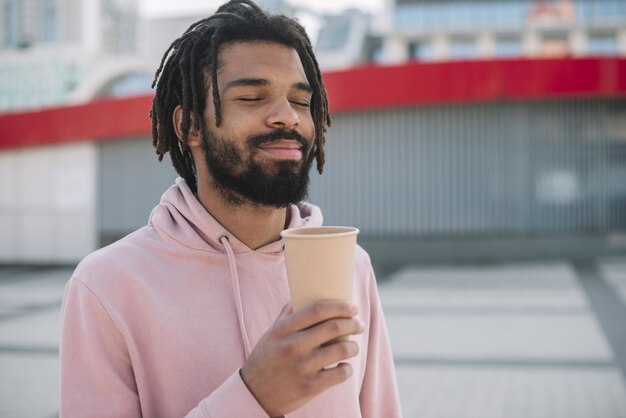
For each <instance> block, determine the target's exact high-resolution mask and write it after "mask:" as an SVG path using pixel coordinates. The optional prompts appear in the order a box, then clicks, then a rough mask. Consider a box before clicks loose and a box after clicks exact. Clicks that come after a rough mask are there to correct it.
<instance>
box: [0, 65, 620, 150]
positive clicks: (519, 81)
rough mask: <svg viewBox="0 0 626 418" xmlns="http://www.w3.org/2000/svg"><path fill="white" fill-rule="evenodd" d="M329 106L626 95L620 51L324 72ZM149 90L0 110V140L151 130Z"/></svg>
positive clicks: (53, 140) (17, 142)
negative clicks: (36, 107) (31, 109)
mask: <svg viewBox="0 0 626 418" xmlns="http://www.w3.org/2000/svg"><path fill="white" fill-rule="evenodd" d="M324 81H325V84H326V87H327V90H328V95H329V100H330V104H331V112H333V113H341V112H350V111H364V110H373V109H380V108H392V107H406V106H423V105H435V104H452V103H476V102H493V101H520V100H550V99H567V98H606V97H625V96H626V59H622V58H583V59H573V58H568V59H549V60H548V59H540V60H537V59H532V60H531V59H511V60H498V61H457V62H446V63H428V64H424V63H417V62H412V63H408V64H403V65H399V66H388V67H383V66H366V67H360V68H354V69H350V70H346V71H337V72H331V73H325V74H324ZM151 102H152V96H151V95H147V96H140V97H133V98H124V99H106V100H98V101H94V102H90V103H87V104H84V105H77V106H66V107H60V108H52V109H44V110H40V111H36V112H24V113H13V114H4V115H0V148H17V147H27V146H36V145H46V144H58V143H64V142H73V141H84V140H98V141H107V140H114V139H119V138H125V137H129V136H135V135H149V134H150V119H149V116H148V112H149V109H150V105H151Z"/></svg>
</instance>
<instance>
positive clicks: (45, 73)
mask: <svg viewBox="0 0 626 418" xmlns="http://www.w3.org/2000/svg"><path fill="white" fill-rule="evenodd" d="M0 22H1V25H0V28H1V29H0V111H4V112H6V111H10V110H13V111H15V110H21V109H32V108H41V107H47V106H58V105H63V104H67V103H72V102H78V101H81V100H82V101H84V100H89V99H92V98H94V97H96V96H97V95H98V94H100V93H101V92H100V91H97V90H99V89H106V88H112V89H113V90H114V91H115V89H116V88H117V90H120V89H121V88H124V87H125V88H126V90H131V89H132V85H131V84H132V78H131V79H125V80H120V82H121V83H122V84H123V83H126V85H125V86H124V85H122V86H121V87H120V86H117V87H115V86H113V85H111V84H109V85H102V86H97V87H96V86H94V80H93V79H94V78H96V79H97V78H98V74H102V73H103V72H104V73H108V74H109V80H108V81H109V82H112V81H117V80H115V79H116V76H120V77H126V76H127V75H128V73H132V70H134V69H136V70H137V71H141V70H142V69H143V66H142V63H141V60H140V59H138V58H137V57H135V53H136V52H137V51H136V49H137V48H136V45H137V34H136V27H137V22H138V13H137V1H136V0H0ZM99 79H102V76H100V77H99ZM96 84H97V83H96ZM90 87H91V88H92V89H93V88H95V89H96V91H92V90H89V88H90ZM144 91H145V89H144Z"/></svg>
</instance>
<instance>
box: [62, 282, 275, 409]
mask: <svg viewBox="0 0 626 418" xmlns="http://www.w3.org/2000/svg"><path fill="white" fill-rule="evenodd" d="M60 367H61V405H60V406H61V408H60V416H61V417H63V418H73V417H89V418H105V417H106V418H117V417H119V418H140V417H142V411H141V406H140V405H141V402H140V399H139V395H138V390H137V385H136V382H135V377H134V372H133V367H132V363H131V359H130V355H129V353H128V350H127V345H126V342H125V341H124V337H123V335H122V333H121V332H120V330H119V328H118V326H117V325H116V324H115V322H114V320H113V319H112V318H111V316H110V315H109V313H108V312H107V311H106V309H105V308H104V307H103V306H102V304H101V303H100V300H99V299H98V298H97V296H96V295H95V294H94V293H93V292H92V291H91V290H90V289H89V288H88V287H87V286H86V285H85V284H84V283H82V282H80V281H79V280H77V279H76V278H73V279H71V280H70V282H69V283H68V285H67V288H66V290H65V296H64V298H63V307H62V311H61V344H60ZM242 416H245V417H249V418H268V415H267V414H266V413H265V411H264V410H263V408H262V407H261V406H260V405H259V403H258V402H257V401H256V399H255V398H254V396H253V395H252V393H250V391H249V390H248V388H247V387H246V385H245V384H244V383H243V380H242V379H241V377H240V375H239V371H236V372H235V373H233V375H231V376H230V377H229V378H228V379H227V380H226V381H225V382H224V383H223V384H222V385H221V386H219V387H218V388H217V389H215V390H214V391H213V392H212V393H211V394H210V395H209V396H208V397H207V398H205V399H204V400H202V401H201V402H200V403H199V404H198V405H197V406H196V407H195V408H194V409H192V410H191V411H190V412H189V413H188V414H187V415H186V417H187V418H231V417H232V418H240V417H242Z"/></svg>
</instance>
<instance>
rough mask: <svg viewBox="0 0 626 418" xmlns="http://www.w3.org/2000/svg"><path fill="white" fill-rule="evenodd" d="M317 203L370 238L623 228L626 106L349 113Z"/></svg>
mask: <svg viewBox="0 0 626 418" xmlns="http://www.w3.org/2000/svg"><path fill="white" fill-rule="evenodd" d="M312 177H313V180H312V188H311V198H310V200H311V201H312V202H314V203H316V204H319V205H320V206H322V208H323V211H324V214H325V220H326V223H329V224H345V225H354V226H357V227H359V228H360V229H361V231H362V233H363V235H365V236H378V237H388V236H396V237H425V236H437V237H446V236H498V235H503V236H504V235H516V236H518V235H535V234H539V235H541V234H553V233H562V232H565V233H572V232H574V233H575V232H600V233H602V232H607V231H611V230H616V229H621V230H625V229H626V101H625V100H586V101H585V100H579V101H571V100H570V101H554V102H528V103H501V104H499V103H491V104H472V105H467V104H464V105H454V106H436V107H419V108H409V109H392V110H384V111H382V110H381V111H373V112H360V113H350V114H341V115H338V116H336V117H335V119H334V126H333V127H332V128H331V129H330V131H329V138H328V141H327V166H326V170H325V173H324V175H323V176H321V177H320V176H317V175H316V174H313V175H312Z"/></svg>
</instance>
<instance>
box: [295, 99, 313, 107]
mask: <svg viewBox="0 0 626 418" xmlns="http://www.w3.org/2000/svg"><path fill="white" fill-rule="evenodd" d="M291 103H293V104H295V105H297V106H302V107H309V106H310V103H309V102H307V101H302V100H292V101H291Z"/></svg>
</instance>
